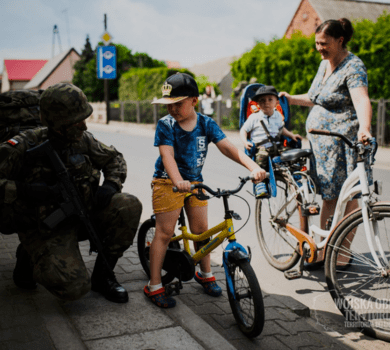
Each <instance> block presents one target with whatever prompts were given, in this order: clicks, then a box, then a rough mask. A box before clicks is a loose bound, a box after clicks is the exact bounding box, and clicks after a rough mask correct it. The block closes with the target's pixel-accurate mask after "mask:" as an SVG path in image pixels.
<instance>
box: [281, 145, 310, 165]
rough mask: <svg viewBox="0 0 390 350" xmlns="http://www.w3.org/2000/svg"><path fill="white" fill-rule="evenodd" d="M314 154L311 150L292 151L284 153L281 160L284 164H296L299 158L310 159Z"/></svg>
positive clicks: (297, 149)
mask: <svg viewBox="0 0 390 350" xmlns="http://www.w3.org/2000/svg"><path fill="white" fill-rule="evenodd" d="M312 153H313V152H312V150H311V149H299V148H296V149H291V150H288V151H285V152H283V153H282V154H281V155H280V160H281V161H282V162H295V161H296V160H297V159H299V158H302V157H309V156H310V155H311V154H312Z"/></svg>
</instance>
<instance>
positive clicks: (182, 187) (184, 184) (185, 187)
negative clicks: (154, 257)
mask: <svg viewBox="0 0 390 350" xmlns="http://www.w3.org/2000/svg"><path fill="white" fill-rule="evenodd" d="M175 186H176V187H177V191H178V192H191V182H189V181H188V180H183V181H178V182H177V183H176V184H175Z"/></svg>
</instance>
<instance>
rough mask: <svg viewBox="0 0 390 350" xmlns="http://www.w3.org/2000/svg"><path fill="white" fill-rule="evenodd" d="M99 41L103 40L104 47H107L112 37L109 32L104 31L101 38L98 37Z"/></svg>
mask: <svg viewBox="0 0 390 350" xmlns="http://www.w3.org/2000/svg"><path fill="white" fill-rule="evenodd" d="M100 39H102V40H103V43H104V45H106V46H107V45H109V44H110V43H111V40H112V36H111V34H110V33H109V32H107V31H105V32H104V33H103V34H102V36H101V37H100Z"/></svg>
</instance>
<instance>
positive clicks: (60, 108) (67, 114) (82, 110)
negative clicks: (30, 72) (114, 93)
mask: <svg viewBox="0 0 390 350" xmlns="http://www.w3.org/2000/svg"><path fill="white" fill-rule="evenodd" d="M39 107H40V115H41V121H42V124H43V125H45V126H48V127H51V128H53V129H60V128H61V127H62V126H67V125H72V124H76V123H79V122H81V121H82V120H84V119H86V118H88V117H89V116H90V115H91V114H92V110H93V109H92V106H91V105H90V104H89V103H88V99H87V96H85V94H84V93H83V92H82V91H81V89H79V88H78V87H77V86H75V85H73V84H69V83H59V84H54V85H52V86H49V87H48V88H47V89H46V90H45V91H44V92H43V93H42V95H41V98H40V102H39Z"/></svg>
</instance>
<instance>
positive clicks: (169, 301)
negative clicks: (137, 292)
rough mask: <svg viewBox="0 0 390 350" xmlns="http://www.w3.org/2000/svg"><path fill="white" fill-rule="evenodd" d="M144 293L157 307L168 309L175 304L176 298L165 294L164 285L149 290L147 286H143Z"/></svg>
mask: <svg viewBox="0 0 390 350" xmlns="http://www.w3.org/2000/svg"><path fill="white" fill-rule="evenodd" d="M144 294H145V295H146V296H147V297H148V298H149V299H150V300H151V301H152V303H153V304H155V305H157V306H158V307H162V308H165V309H169V308H171V307H174V306H175V305H176V300H175V299H173V298H171V297H169V296H168V295H167V293H166V292H165V287H162V288H160V289H157V290H155V291H154V292H151V291H150V290H149V286H145V287H144Z"/></svg>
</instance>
